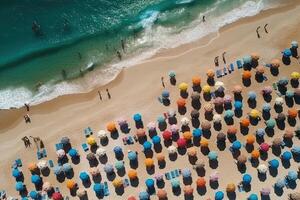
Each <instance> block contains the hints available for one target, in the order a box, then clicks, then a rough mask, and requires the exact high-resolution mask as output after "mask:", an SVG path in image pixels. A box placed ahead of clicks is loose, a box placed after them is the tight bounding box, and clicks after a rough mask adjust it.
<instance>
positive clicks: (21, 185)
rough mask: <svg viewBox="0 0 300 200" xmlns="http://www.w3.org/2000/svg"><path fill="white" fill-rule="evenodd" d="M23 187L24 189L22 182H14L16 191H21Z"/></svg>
mask: <svg viewBox="0 0 300 200" xmlns="http://www.w3.org/2000/svg"><path fill="white" fill-rule="evenodd" d="M24 189H25V187H24V184H23V183H22V182H20V181H18V182H16V190H17V191H18V192H21V191H23V190H24Z"/></svg>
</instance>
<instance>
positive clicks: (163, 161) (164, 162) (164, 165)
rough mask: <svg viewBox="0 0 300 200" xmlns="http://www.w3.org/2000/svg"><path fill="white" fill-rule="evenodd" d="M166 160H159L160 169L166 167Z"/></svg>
mask: <svg viewBox="0 0 300 200" xmlns="http://www.w3.org/2000/svg"><path fill="white" fill-rule="evenodd" d="M166 164H167V163H166V161H165V160H162V161H158V167H159V169H164V168H165V167H166Z"/></svg>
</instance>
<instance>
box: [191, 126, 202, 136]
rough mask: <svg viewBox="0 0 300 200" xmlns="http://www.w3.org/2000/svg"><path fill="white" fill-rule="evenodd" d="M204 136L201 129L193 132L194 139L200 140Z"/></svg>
mask: <svg viewBox="0 0 300 200" xmlns="http://www.w3.org/2000/svg"><path fill="white" fill-rule="evenodd" d="M201 135H202V130H201V129H200V128H196V129H194V130H193V137H195V138H199V137H201Z"/></svg>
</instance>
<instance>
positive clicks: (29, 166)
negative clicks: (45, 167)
mask: <svg viewBox="0 0 300 200" xmlns="http://www.w3.org/2000/svg"><path fill="white" fill-rule="evenodd" d="M28 169H29V171H31V172H34V171H36V170H37V169H38V166H37V164H36V163H34V162H31V163H29V164H28Z"/></svg>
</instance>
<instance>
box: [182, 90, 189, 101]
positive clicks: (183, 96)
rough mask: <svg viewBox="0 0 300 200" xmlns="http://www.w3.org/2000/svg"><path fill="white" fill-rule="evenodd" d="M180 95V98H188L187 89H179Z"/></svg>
mask: <svg viewBox="0 0 300 200" xmlns="http://www.w3.org/2000/svg"><path fill="white" fill-rule="evenodd" d="M180 96H181V97H182V98H184V99H186V98H188V96H189V93H188V92H187V91H183V90H181V91H180Z"/></svg>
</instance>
